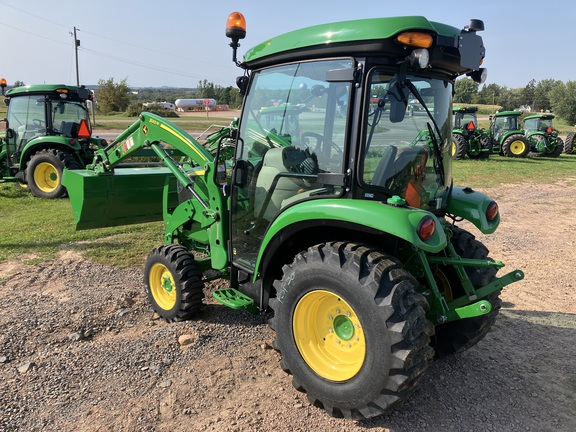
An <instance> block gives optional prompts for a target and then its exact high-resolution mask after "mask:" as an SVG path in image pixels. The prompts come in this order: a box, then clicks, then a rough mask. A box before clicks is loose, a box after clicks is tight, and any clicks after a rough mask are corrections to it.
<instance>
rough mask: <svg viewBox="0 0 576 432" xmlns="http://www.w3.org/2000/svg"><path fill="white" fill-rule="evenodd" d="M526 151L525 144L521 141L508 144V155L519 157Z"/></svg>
mask: <svg viewBox="0 0 576 432" xmlns="http://www.w3.org/2000/svg"><path fill="white" fill-rule="evenodd" d="M525 150H526V144H525V143H524V141H521V140H514V141H512V142H511V143H510V153H512V154H515V155H520V154H522V153H524V151H525Z"/></svg>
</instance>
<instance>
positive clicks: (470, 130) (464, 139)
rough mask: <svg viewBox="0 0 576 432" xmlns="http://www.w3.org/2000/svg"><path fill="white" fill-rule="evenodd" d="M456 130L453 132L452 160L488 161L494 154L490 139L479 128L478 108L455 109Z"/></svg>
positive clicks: (453, 110)
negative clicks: (467, 158) (466, 158)
mask: <svg viewBox="0 0 576 432" xmlns="http://www.w3.org/2000/svg"><path fill="white" fill-rule="evenodd" d="M452 112H453V114H454V128H453V130H452V147H451V156H452V159H464V158H465V157H466V156H468V157H469V158H470V159H486V158H488V157H489V156H490V153H492V148H491V146H490V137H489V136H488V135H487V134H486V133H485V132H484V130H483V129H479V128H478V120H477V117H476V113H477V112H478V107H476V106H463V107H454V108H453V109H452Z"/></svg>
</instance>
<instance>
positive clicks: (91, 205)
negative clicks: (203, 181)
mask: <svg viewBox="0 0 576 432" xmlns="http://www.w3.org/2000/svg"><path fill="white" fill-rule="evenodd" d="M168 179H174V176H173V174H172V173H171V172H170V170H169V169H168V168H164V167H162V168H118V169H116V170H115V171H114V173H113V174H112V173H110V174H96V173H94V172H93V171H88V170H64V174H63V176H62V184H63V185H64V186H65V187H66V189H67V190H68V196H69V197H70V203H71V204H72V210H73V211H74V219H75V222H76V229H77V230H84V229H92V228H104V227H112V226H119V225H130V224H136V223H144V222H154V221H160V220H162V213H163V190H164V185H165V184H166V181H167V180H168ZM172 183H173V184H175V181H174V180H172ZM170 189H171V191H172V190H173V192H171V193H170V195H169V206H172V207H175V206H176V205H177V201H178V197H177V195H176V188H175V187H171V188H170Z"/></svg>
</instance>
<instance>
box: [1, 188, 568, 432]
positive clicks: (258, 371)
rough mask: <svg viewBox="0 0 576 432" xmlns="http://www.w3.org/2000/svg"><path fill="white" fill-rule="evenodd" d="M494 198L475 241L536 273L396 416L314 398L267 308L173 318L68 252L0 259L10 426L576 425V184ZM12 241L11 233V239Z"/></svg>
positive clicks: (137, 274)
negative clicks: (300, 386) (340, 413)
mask: <svg viewBox="0 0 576 432" xmlns="http://www.w3.org/2000/svg"><path fill="white" fill-rule="evenodd" d="M484 192H486V193H488V194H489V195H491V196H492V197H494V198H496V199H497V200H498V202H499V204H500V208H501V212H502V215H503V221H502V224H501V227H500V228H499V230H498V231H497V232H496V233H495V234H494V235H491V236H483V235H481V234H480V233H479V232H478V231H477V230H476V229H475V228H474V227H471V226H468V225H462V226H464V227H465V228H467V229H469V230H470V231H471V232H472V233H474V234H475V235H477V237H478V238H479V239H481V240H482V241H483V242H484V243H485V244H486V245H487V246H488V248H489V249H490V251H491V256H492V257H493V258H494V259H496V260H502V261H503V262H505V263H506V267H505V268H504V269H502V270H500V272H508V271H512V270H514V269H517V268H518V269H522V270H523V271H524V272H525V273H526V278H525V279H524V280H523V281H521V282H518V283H515V284H513V285H511V286H509V287H507V288H506V289H505V290H504V291H503V294H502V299H503V301H504V304H503V308H502V311H501V314H500V316H499V318H498V321H497V323H496V325H495V327H494V328H493V330H492V332H490V333H489V334H488V335H487V336H486V338H485V339H484V340H483V341H482V342H480V344H478V345H477V346H475V347H473V348H471V349H470V350H468V351H466V352H465V353H463V354H460V355H457V356H453V357H450V358H447V359H444V360H439V361H435V362H432V363H431V365H430V367H429V369H428V371H427V373H426V376H425V378H424V380H423V382H422V385H421V387H420V389H419V390H418V391H417V392H416V393H415V394H413V395H412V397H411V398H409V399H408V400H407V401H406V402H404V403H403V404H402V405H400V406H398V407H396V408H394V409H392V410H391V411H389V412H387V413H386V414H385V415H382V416H380V417H377V418H374V419H370V420H366V421H360V422H356V421H349V420H343V419H334V418H331V417H329V416H328V415H327V414H326V413H325V412H324V411H322V410H320V409H318V408H315V407H313V406H310V405H309V403H308V401H307V399H306V396H305V395H304V394H301V393H298V392H297V391H296V390H295V389H294V388H293V387H292V385H291V378H290V377H289V376H288V375H286V374H285V373H284V372H283V371H282V370H281V368H280V367H279V364H278V361H279V355H278V354H277V353H276V352H275V351H274V350H273V349H271V347H270V344H271V343H272V340H273V337H274V335H273V332H272V331H271V330H270V329H269V327H268V326H267V324H266V320H265V318H266V317H262V318H259V317H257V318H255V317H251V316H249V315H248V314H246V313H244V312H236V311H232V310H229V309H226V308H224V307H223V306H219V305H217V304H216V303H215V302H214V301H213V300H212V299H211V297H210V296H209V291H210V289H213V288H214V284H212V285H210V286H209V287H207V289H206V291H207V293H206V294H207V299H208V300H206V307H205V310H204V312H203V314H202V316H201V317H200V318H199V319H197V320H193V321H187V322H183V323H176V324H167V323H164V322H162V321H161V320H158V319H157V318H156V317H155V316H154V315H153V314H152V312H151V309H150V307H149V304H148V301H147V299H146V296H145V294H144V288H143V282H142V268H132V269H127V270H120V269H117V268H113V267H109V266H102V265H98V264H94V263H91V262H88V261H86V260H84V259H82V257H81V256H79V255H78V254H77V253H76V252H75V251H74V250H73V247H72V246H71V245H62V250H61V256H60V258H59V259H58V260H55V261H52V262H44V263H41V264H37V265H23V264H22V263H20V262H5V263H2V264H0V310H1V311H2V313H1V314H0V431H2V432H9V431H10V432H13V431H46V432H48V431H114V432H118V431H176V432H177V431H205V430H211V431H284V430H286V431H343V430H345V431H367V430H373V431H394V432H409V431H410V432H412V431H459V432H460V431H483V432H484V431H566V432H568V431H574V430H576V416H575V414H574V413H575V412H576V360H575V359H576V343H575V341H576V299H575V296H574V288H575V286H576V282H574V278H573V276H572V271H573V269H574V260H573V252H574V249H575V247H576V244H575V243H576V236H575V235H574V228H575V227H576V223H575V220H576V216H575V211H574V205H573V203H574V196H575V195H576V177H574V178H571V179H568V180H566V181H564V182H562V183H559V184H554V185H548V186H542V185H532V184H524V185H509V186H504V187H499V188H495V189H486V190H484ZM2 235H6V233H3V234H2Z"/></svg>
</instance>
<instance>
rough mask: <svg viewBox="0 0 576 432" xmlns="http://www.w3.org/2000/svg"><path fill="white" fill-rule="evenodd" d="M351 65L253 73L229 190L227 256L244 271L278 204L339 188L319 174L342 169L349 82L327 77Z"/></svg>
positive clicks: (337, 62) (327, 63) (341, 62)
mask: <svg viewBox="0 0 576 432" xmlns="http://www.w3.org/2000/svg"><path fill="white" fill-rule="evenodd" d="M352 64H353V62H352V60H351V59H333V60H322V61H313V62H306V63H296V64H288V65H282V66H277V67H272V68H268V69H263V70H260V71H256V72H253V74H252V78H251V82H250V87H249V90H248V93H247V95H246V99H245V101H244V107H243V111H242V117H241V119H240V124H239V137H238V144H237V146H236V163H235V168H234V175H233V179H234V180H233V185H232V195H231V203H232V204H231V218H230V221H231V230H230V233H231V247H232V251H231V252H232V262H233V264H234V265H236V266H237V267H239V268H241V269H243V270H244V271H247V272H249V273H252V272H254V271H255V266H256V261H257V258H258V254H259V251H260V245H261V243H262V240H263V238H264V234H265V232H266V230H267V228H268V226H269V225H270V224H271V223H272V222H273V221H274V219H275V218H276V217H277V216H278V215H279V214H280V213H281V212H282V211H283V210H284V209H286V208H288V207H290V206H292V205H297V204H298V203H299V202H301V201H303V200H309V199H322V198H327V197H331V198H333V197H335V196H339V195H340V194H341V193H342V190H343V186H342V185H335V184H328V183H332V182H326V181H325V180H324V179H326V178H327V177H329V176H327V174H330V173H334V174H336V173H340V174H341V173H344V172H345V168H346V167H345V163H344V155H345V153H346V152H345V148H346V146H345V142H346V139H347V136H346V134H347V129H348V127H347V119H348V117H349V116H348V107H349V101H350V95H351V91H352V85H351V82H343V81H336V80H330V77H331V76H332V75H334V74H333V73H331V72H332V71H341V70H349V71H351V70H352ZM351 75H352V74H350V76H351ZM319 174H322V175H321V176H320V178H319ZM340 178H341V176H340Z"/></svg>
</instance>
